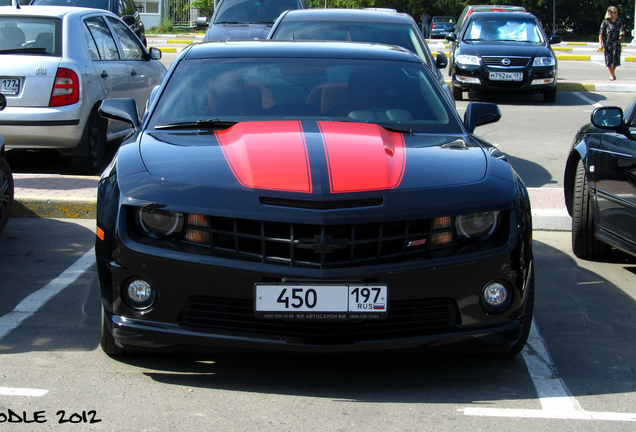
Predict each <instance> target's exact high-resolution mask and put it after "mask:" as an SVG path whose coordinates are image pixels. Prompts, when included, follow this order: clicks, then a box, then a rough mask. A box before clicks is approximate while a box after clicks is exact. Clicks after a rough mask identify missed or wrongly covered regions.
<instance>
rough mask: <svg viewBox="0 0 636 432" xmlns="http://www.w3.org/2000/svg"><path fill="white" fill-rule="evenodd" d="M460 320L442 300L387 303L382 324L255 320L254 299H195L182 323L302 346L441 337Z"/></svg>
mask: <svg viewBox="0 0 636 432" xmlns="http://www.w3.org/2000/svg"><path fill="white" fill-rule="evenodd" d="M457 316H458V315H457V312H456V305H455V302H454V301H453V300H451V299H444V298H442V299H426V300H402V301H393V302H389V316H388V317H387V318H386V319H384V320H366V321H358V320H355V321H338V322H323V321H319V322H315V321H314V322H284V321H281V320H260V319H257V318H256V317H255V316H254V310H253V305H252V302H251V301H250V300H231V299H218V298H212V297H191V298H189V299H188V302H187V304H186V306H185V308H184V310H183V314H182V317H181V322H182V324H184V325H188V326H194V327H203V328H206V329H210V330H214V331H217V332H220V333H222V334H229V333H236V332H240V333H248V334H250V335H251V337H264V338H268V337H271V338H275V339H281V338H282V339H286V340H291V339H297V341H296V342H298V343H303V344H314V345H340V344H349V343H354V342H358V341H372V340H383V339H393V338H406V337H416V336H424V335H429V334H436V333H442V332H445V331H450V330H452V328H453V327H454V326H456V325H457V324H458V322H457Z"/></svg>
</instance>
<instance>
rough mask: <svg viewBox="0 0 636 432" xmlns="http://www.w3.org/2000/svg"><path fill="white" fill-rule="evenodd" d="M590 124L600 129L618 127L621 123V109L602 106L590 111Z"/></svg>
mask: <svg viewBox="0 0 636 432" xmlns="http://www.w3.org/2000/svg"><path fill="white" fill-rule="evenodd" d="M590 119H591V121H592V124H593V125H594V126H596V127H599V128H602V129H619V128H620V127H621V126H622V125H623V110H622V109H620V108H619V107H602V108H596V109H595V110H594V111H592V115H591V117H590Z"/></svg>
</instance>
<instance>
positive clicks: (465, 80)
mask: <svg viewBox="0 0 636 432" xmlns="http://www.w3.org/2000/svg"><path fill="white" fill-rule="evenodd" d="M455 80H457V81H459V82H462V83H464V84H481V81H479V78H474V77H467V76H461V75H455Z"/></svg>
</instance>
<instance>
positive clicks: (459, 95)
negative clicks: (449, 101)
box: [451, 77, 464, 101]
mask: <svg viewBox="0 0 636 432" xmlns="http://www.w3.org/2000/svg"><path fill="white" fill-rule="evenodd" d="M454 83H455V78H454V77H453V78H451V89H452V90H453V98H455V100H456V101H460V100H462V99H463V97H464V91H463V90H462V89H461V88H459V87H457V86H456V85H455V84H454Z"/></svg>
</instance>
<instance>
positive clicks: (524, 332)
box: [504, 266, 534, 357]
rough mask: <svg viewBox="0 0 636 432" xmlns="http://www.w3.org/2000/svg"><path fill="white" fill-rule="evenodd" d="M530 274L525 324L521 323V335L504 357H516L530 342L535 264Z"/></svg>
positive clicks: (524, 315)
mask: <svg viewBox="0 0 636 432" xmlns="http://www.w3.org/2000/svg"><path fill="white" fill-rule="evenodd" d="M530 271H531V272H532V273H531V274H530V282H528V286H527V287H526V290H527V292H526V306H525V308H524V311H523V324H521V337H520V338H519V340H518V341H517V342H515V344H514V345H513V346H512V348H510V350H509V351H508V352H506V353H505V354H504V357H514V356H516V355H517V354H519V353H520V352H521V351H523V347H524V346H526V342H528V337H529V336H530V329H531V328H532V318H533V317H534V266H533V268H532V270H530Z"/></svg>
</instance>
